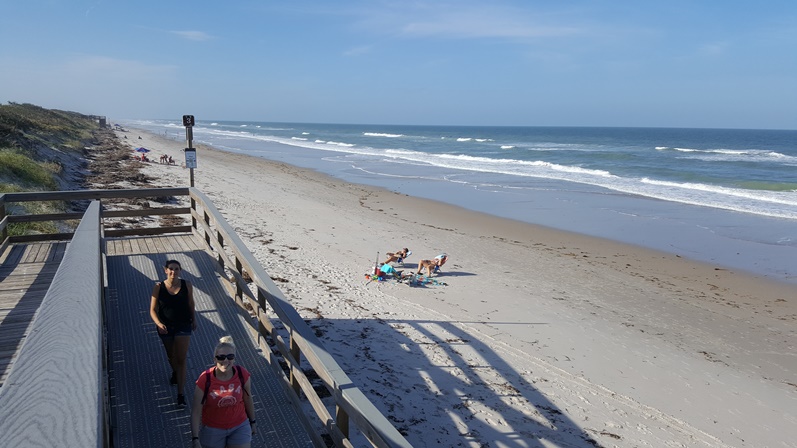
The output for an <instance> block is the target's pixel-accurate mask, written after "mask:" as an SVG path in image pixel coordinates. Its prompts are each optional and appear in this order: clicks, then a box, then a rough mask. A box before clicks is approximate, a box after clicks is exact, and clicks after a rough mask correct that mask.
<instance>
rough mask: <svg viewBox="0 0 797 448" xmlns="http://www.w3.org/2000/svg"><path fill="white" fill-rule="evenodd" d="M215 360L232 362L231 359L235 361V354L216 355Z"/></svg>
mask: <svg viewBox="0 0 797 448" xmlns="http://www.w3.org/2000/svg"><path fill="white" fill-rule="evenodd" d="M216 359H217V360H218V361H224V360H225V359H229V360H230V361H232V360H233V359H235V353H230V354H229V355H216Z"/></svg>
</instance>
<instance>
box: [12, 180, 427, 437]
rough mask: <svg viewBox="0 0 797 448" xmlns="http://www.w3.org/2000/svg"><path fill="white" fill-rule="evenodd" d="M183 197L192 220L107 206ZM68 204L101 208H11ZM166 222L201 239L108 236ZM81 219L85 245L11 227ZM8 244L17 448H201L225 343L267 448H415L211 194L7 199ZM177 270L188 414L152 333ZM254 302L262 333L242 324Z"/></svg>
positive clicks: (175, 233) (150, 230)
mask: <svg viewBox="0 0 797 448" xmlns="http://www.w3.org/2000/svg"><path fill="white" fill-rule="evenodd" d="M172 196H178V197H182V198H184V200H186V201H188V199H190V205H191V206H190V207H181V206H176V207H175V206H158V207H154V208H149V207H145V208H143V209H126V208H124V207H122V209H110V208H105V206H104V205H103V201H108V202H111V203H114V202H119V201H120V200H127V199H129V198H164V197H167V198H168V197H172ZM53 200H63V201H90V202H89V205H88V207H87V208H86V210H85V211H83V212H66V213H52V214H37V215H28V214H24V213H23V214H8V213H7V209H6V208H5V207H6V204H7V203H19V202H22V203H28V202H37V201H53ZM178 205H179V204H178ZM163 215H185V217H186V218H188V219H189V220H190V222H191V224H190V225H171V226H170V225H166V226H160V227H128V228H125V227H124V226H123V227H122V228H119V227H118V226H117V224H119V222H118V221H112V222H111V224H110V225H109V226H107V227H106V224H107V223H106V220H109V219H110V220H117V219H118V218H123V219H124V218H128V219H131V221H132V222H138V218H139V217H142V216H163ZM72 219H79V220H80V224H79V225H78V227H77V228H76V229H75V230H74V231H73V232H67V233H55V234H48V235H17V236H8V226H9V225H11V224H15V223H24V222H40V221H48V220H50V221H62V220H72ZM0 238H1V239H2V241H0V248H2V249H0V252H2V253H0V373H1V374H2V379H3V381H2V383H0V434H3V441H4V443H6V444H10V445H14V446H28V445H30V446H33V445H36V446H59V445H64V446H67V445H68V446H97V447H101V446H114V447H128V446H129V447H149V446H155V447H183V446H191V438H190V404H191V403H192V399H193V394H194V390H195V387H194V382H195V379H196V378H197V377H198V376H199V374H200V373H201V372H202V371H203V370H205V369H207V368H208V367H209V366H211V365H213V364H214V360H213V358H212V353H213V348H214V347H215V345H216V342H217V341H218V339H219V338H220V337H221V336H224V335H230V336H232V337H233V339H234V340H235V342H236V346H237V355H238V358H237V359H238V360H239V363H240V364H242V365H244V366H245V367H247V369H249V371H250V372H251V373H252V391H253V394H252V395H253V398H254V403H255V411H256V413H257V420H258V425H257V426H258V433H257V435H256V437H255V438H254V440H253V443H252V446H253V447H259V446H269V447H311V446H312V447H324V446H329V445H330V443H334V444H335V445H336V446H353V444H352V439H351V437H350V434H349V433H350V431H351V430H355V431H357V433H355V434H354V437H357V438H359V440H358V442H357V443H356V444H357V445H358V446H360V445H363V444H362V443H360V441H361V440H363V439H367V441H368V443H369V444H371V445H373V446H375V447H379V448H383V447H384V448H393V447H396V448H410V447H411V445H410V444H409V443H408V442H407V441H406V439H404V437H403V436H402V435H401V434H400V433H399V432H398V431H397V430H396V428H395V427H394V426H393V425H392V424H391V422H390V421H389V420H388V418H387V417H385V416H384V415H383V414H382V413H381V412H380V411H379V410H378V409H377V408H376V407H375V406H374V404H373V403H371V401H370V400H369V399H368V398H367V397H366V396H365V395H364V394H363V392H362V391H361V390H360V389H359V388H357V387H356V385H354V384H353V382H352V381H351V379H350V378H349V377H348V375H346V373H345V372H344V371H343V369H342V368H341V366H340V365H339V364H338V363H337V362H336V361H335V359H334V357H333V356H332V355H331V354H330V353H329V351H327V350H326V348H325V347H324V345H323V344H322V343H321V341H320V340H319V339H318V336H317V335H316V334H315V332H314V331H313V329H312V328H310V327H309V326H308V325H307V322H305V320H304V319H303V318H302V316H301V315H300V314H299V313H298V312H297V311H296V309H295V308H294V307H293V306H291V304H290V302H289V301H288V300H287V298H286V297H285V296H284V294H283V293H282V291H280V290H279V288H278V287H277V285H276V284H275V283H274V281H273V280H272V279H271V278H270V276H269V275H268V273H266V272H265V271H264V270H263V268H262V267H261V266H260V264H259V262H258V261H257V260H256V259H255V257H254V256H253V255H252V254H251V252H249V250H248V249H247V248H246V245H245V244H244V242H243V241H242V240H241V239H240V237H239V236H238V235H237V234H236V232H235V230H233V228H232V227H231V226H230V225H229V224H228V223H227V222H226V220H225V219H224V217H223V216H222V215H221V213H219V211H218V210H217V209H216V208H215V206H214V205H213V204H212V202H211V201H210V200H209V199H208V198H207V196H205V195H204V194H203V193H202V192H201V191H199V190H198V189H196V188H193V187H190V188H158V189H134V190H132V189H131V190H79V191H53V192H27V193H5V194H0ZM66 240H69V241H71V242H70V243H65V242H63V241H66ZM169 259H176V260H178V261H180V263H181V264H182V267H183V271H182V274H183V277H184V278H185V279H186V280H189V281H191V282H192V284H193V286H194V296H195V297H194V298H195V303H196V310H197V323H198V329H197V331H196V332H195V333H194V334H193V335H192V337H191V344H190V349H189V352H188V359H187V361H188V366H187V367H188V374H187V377H186V388H185V390H184V392H185V395H186V400H187V402H188V403H189V405H188V406H187V407H182V408H181V407H178V406H177V405H176V403H175V401H176V396H177V390H176V387H173V386H171V385H170V383H169V377H170V375H171V368H170V367H169V365H168V361H167V359H166V355H165V353H164V350H163V346H162V344H161V341H160V338H159V337H158V334H157V331H156V329H155V326H154V324H153V323H152V321H151V319H150V317H149V303H150V293H151V291H152V287H153V285H154V283H155V282H157V281H159V280H162V279H163V278H164V275H165V273H164V272H163V265H164V264H165V262H166V261H167V260H169ZM228 276H231V277H230V278H229V279H228V278H227V277H228ZM245 302H248V303H247V305H252V306H253V312H254V313H256V314H257V317H252V316H250V313H249V312H247V311H245V310H244V309H243V306H242V305H243V304H244V303H245ZM70 373H71V375H70ZM311 374H312V375H311ZM319 386H321V387H319ZM10 445H9V446H10Z"/></svg>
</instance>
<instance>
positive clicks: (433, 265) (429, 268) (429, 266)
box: [416, 254, 448, 277]
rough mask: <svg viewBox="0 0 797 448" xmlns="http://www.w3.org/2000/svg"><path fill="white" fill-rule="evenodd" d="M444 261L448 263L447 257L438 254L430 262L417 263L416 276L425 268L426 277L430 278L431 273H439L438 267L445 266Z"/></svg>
mask: <svg viewBox="0 0 797 448" xmlns="http://www.w3.org/2000/svg"><path fill="white" fill-rule="evenodd" d="M446 261H448V255H446V254H440V255H438V256H436V257H434V258H433V259H431V260H421V261H419V262H418V272H416V274H420V273H421V271H423V270H424V268H425V269H426V272H427V275H428V276H429V277H431V276H432V274H433V273H435V272H439V271H440V267H441V266H443V265H444V264H446Z"/></svg>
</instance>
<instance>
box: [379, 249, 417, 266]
mask: <svg viewBox="0 0 797 448" xmlns="http://www.w3.org/2000/svg"><path fill="white" fill-rule="evenodd" d="M411 254H412V251H411V250H409V249H407V248H406V247H405V248H404V249H401V250H399V251H396V252H388V253H387V254H385V255H387V260H385V262H384V263H382V264H388V263H392V262H394V261H395V262H397V263H403V262H404V259H405V258H407V257H408V256H410V255H411Z"/></svg>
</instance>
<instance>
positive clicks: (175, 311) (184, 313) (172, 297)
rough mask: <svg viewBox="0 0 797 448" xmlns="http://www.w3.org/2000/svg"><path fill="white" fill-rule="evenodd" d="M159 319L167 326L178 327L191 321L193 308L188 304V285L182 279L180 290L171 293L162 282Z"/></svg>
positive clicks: (159, 293)
mask: <svg viewBox="0 0 797 448" xmlns="http://www.w3.org/2000/svg"><path fill="white" fill-rule="evenodd" d="M158 319H160V321H161V322H163V325H166V326H167V327H178V326H183V325H187V324H190V323H191V308H190V307H189V306H188V286H187V285H186V283H185V280H183V279H180V291H178V292H177V294H171V293H170V292H169V290H168V289H167V288H166V285H164V284H163V283H161V287H160V289H159V290H158Z"/></svg>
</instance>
